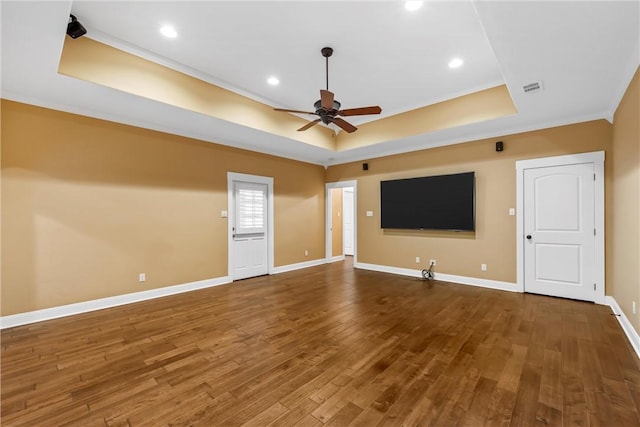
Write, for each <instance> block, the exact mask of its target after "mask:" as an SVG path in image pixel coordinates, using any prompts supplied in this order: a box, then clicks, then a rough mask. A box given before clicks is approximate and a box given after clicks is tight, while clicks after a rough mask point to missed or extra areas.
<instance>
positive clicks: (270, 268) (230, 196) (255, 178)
mask: <svg viewBox="0 0 640 427" xmlns="http://www.w3.org/2000/svg"><path fill="white" fill-rule="evenodd" d="M236 181H241V182H250V183H254V184H266V186H267V232H266V233H265V235H266V237H267V272H268V274H274V272H275V268H274V265H273V264H274V256H273V253H274V252H273V247H274V246H273V240H274V238H273V177H269V176H260V175H249V174H246V173H237V172H227V242H228V243H227V259H228V263H227V275H228V276H229V278H230V279H231V280H232V281H233V230H232V228H233V227H232V226H233V218H235V217H234V215H235V203H234V191H235V190H234V186H233V183H234V182H236Z"/></svg>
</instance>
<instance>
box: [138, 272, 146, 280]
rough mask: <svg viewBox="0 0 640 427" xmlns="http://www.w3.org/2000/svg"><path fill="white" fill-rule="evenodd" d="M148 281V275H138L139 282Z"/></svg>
mask: <svg viewBox="0 0 640 427" xmlns="http://www.w3.org/2000/svg"><path fill="white" fill-rule="evenodd" d="M146 280H147V275H146V274H144V273H140V274H139V275H138V281H139V282H144V281H146Z"/></svg>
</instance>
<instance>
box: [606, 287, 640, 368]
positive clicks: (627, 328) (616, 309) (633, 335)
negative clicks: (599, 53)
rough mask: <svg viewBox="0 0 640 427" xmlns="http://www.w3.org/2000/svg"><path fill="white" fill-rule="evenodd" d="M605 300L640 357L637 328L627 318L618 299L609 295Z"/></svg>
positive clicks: (639, 340) (639, 339) (639, 336)
mask: <svg viewBox="0 0 640 427" xmlns="http://www.w3.org/2000/svg"><path fill="white" fill-rule="evenodd" d="M605 300H606V305H608V306H609V307H611V311H613V314H615V315H616V318H617V319H618V322H619V323H620V326H622V330H623V331H624V333H625V335H626V336H627V338H628V339H629V343H630V344H631V347H633V349H634V350H635V352H636V356H638V358H640V335H638V332H637V331H636V330H635V328H634V327H633V325H632V324H631V322H630V321H629V318H627V316H626V315H625V314H624V311H622V309H621V308H620V306H619V305H618V303H617V302H616V300H615V299H614V298H613V297H612V296H609V295H607V297H606V299H605Z"/></svg>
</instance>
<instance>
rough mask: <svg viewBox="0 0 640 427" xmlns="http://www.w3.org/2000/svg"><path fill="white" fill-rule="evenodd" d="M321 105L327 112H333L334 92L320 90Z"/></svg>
mask: <svg viewBox="0 0 640 427" xmlns="http://www.w3.org/2000/svg"><path fill="white" fill-rule="evenodd" d="M320 103H321V105H322V108H324V109H325V110H329V111H331V110H333V92H331V91H328V90H324V89H320Z"/></svg>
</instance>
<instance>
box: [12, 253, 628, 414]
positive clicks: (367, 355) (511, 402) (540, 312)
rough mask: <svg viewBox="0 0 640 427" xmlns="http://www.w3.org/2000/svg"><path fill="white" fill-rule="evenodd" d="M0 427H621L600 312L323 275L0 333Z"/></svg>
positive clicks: (285, 277) (342, 271) (607, 316)
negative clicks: (24, 426)
mask: <svg viewBox="0 0 640 427" xmlns="http://www.w3.org/2000/svg"><path fill="white" fill-rule="evenodd" d="M1 380H2V393H1V396H2V397H1V399H2V400H1V403H2V408H1V409H2V415H1V422H2V425H3V426H19V425H26V426H57V425H78V426H104V425H107V426H127V425H130V426H163V425H202V426H239V425H253V426H267V425H274V426H293V425H300V426H323V425H326V426H399V425H417V426H483V425H486V426H509V425H512V426H537V425H541V426H542V425H550V426H573V425H580V426H638V425H640V418H639V416H638V412H639V411H638V409H639V408H640V365H639V363H638V359H637V357H636V356H635V354H634V353H633V352H632V350H631V347H630V345H629V344H628V342H627V341H626V338H625V337H624V335H623V333H622V330H621V328H620V327H619V325H618V322H617V321H616V319H615V317H614V316H613V315H612V314H611V311H610V309H609V308H608V307H605V306H598V305H594V304H590V303H582V302H576V301H568V300H562V299H556V298H549V297H543V296H537V295H529V294H518V293H509V292H501V291H494V290H488V289H482V288H475V287H471V286H464V285H455V284H448V283H441V282H435V283H425V282H422V281H420V280H417V279H412V278H407V277H400V276H394V275H390V274H383V273H375V272H368V271H362V270H355V271H354V270H353V269H352V268H351V267H350V265H349V263H348V262H347V263H342V262H340V263H334V264H331V265H327V266H320V267H314V268H309V269H305V270H299V271H295V272H290V273H284V274H279V275H276V276H268V277H260V278H254V279H249V280H245V281H241V282H236V283H235V284H232V285H225V286H219V287H216V288H210V289H205V290H201V291H195V292H190V293H186V294H181V295H176V296H171V297H167V298H162V299H156V300H152V301H147V302H142V303H137V304H131V305H127V306H122V307H117V308H113V309H108V310H102V311H97V312H92V313H87V314H83V315H78V316H73V317H67V318H62V319H57V320H51V321H47V322H42V323H38V324H32V325H26V326H21V327H16V328H12V329H7V330H4V331H3V332H2V377H1Z"/></svg>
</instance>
